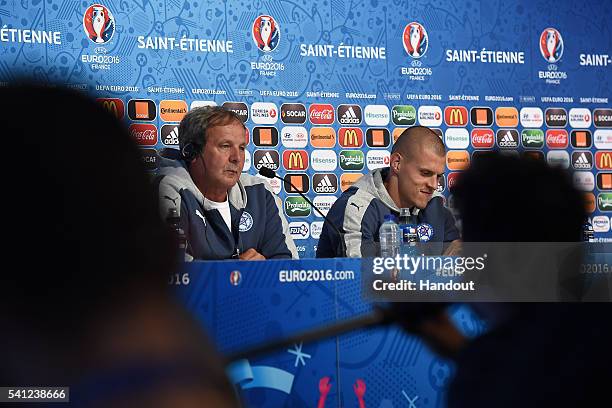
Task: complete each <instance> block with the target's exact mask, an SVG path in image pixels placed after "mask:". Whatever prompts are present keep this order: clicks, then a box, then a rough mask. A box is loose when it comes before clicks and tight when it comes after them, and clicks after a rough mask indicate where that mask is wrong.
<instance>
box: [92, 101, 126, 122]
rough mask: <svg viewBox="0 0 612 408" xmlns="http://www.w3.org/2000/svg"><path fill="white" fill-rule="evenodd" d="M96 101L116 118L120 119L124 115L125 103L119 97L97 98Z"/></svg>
mask: <svg viewBox="0 0 612 408" xmlns="http://www.w3.org/2000/svg"><path fill="white" fill-rule="evenodd" d="M96 101H97V102H98V103H99V104H101V105H102V107H103V108H104V110H106V111H108V112H110V113H111V114H112V115H113V116H114V117H116V118H117V119H119V120H121V119H123V117H124V116H125V105H124V103H123V101H122V100H121V99H117V98H98V99H96Z"/></svg>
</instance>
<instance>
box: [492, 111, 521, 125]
mask: <svg viewBox="0 0 612 408" xmlns="http://www.w3.org/2000/svg"><path fill="white" fill-rule="evenodd" d="M495 122H497V126H499V127H517V126H518V123H519V114H518V110H517V109H516V108H513V107H501V108H497V109H495Z"/></svg>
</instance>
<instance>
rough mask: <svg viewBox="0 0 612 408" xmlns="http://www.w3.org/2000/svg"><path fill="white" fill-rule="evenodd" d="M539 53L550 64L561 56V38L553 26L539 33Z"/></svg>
mask: <svg viewBox="0 0 612 408" xmlns="http://www.w3.org/2000/svg"><path fill="white" fill-rule="evenodd" d="M540 53H542V57H544V59H545V60H546V61H548V62H550V63H551V64H554V63H556V62H558V61H559V60H560V59H561V56H563V38H562V37H561V33H560V32H559V31H558V30H556V29H554V28H547V29H546V30H544V31H542V34H541V35H540Z"/></svg>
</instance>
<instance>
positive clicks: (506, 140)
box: [499, 131, 518, 147]
mask: <svg viewBox="0 0 612 408" xmlns="http://www.w3.org/2000/svg"><path fill="white" fill-rule="evenodd" d="M499 147H518V142H517V141H516V140H515V139H514V137H512V133H510V131H508V132H506V133H505V134H504V135H503V136H502V138H501V140H500V141H499Z"/></svg>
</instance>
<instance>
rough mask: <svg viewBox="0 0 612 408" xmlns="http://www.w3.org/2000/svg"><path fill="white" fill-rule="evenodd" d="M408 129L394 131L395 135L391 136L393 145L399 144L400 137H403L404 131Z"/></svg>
mask: <svg viewBox="0 0 612 408" xmlns="http://www.w3.org/2000/svg"><path fill="white" fill-rule="evenodd" d="M406 129H408V128H395V129H393V134H392V135H391V136H392V138H393V144H395V143H396V142H397V139H399V137H400V136H401V135H402V133H404V130H406Z"/></svg>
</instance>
